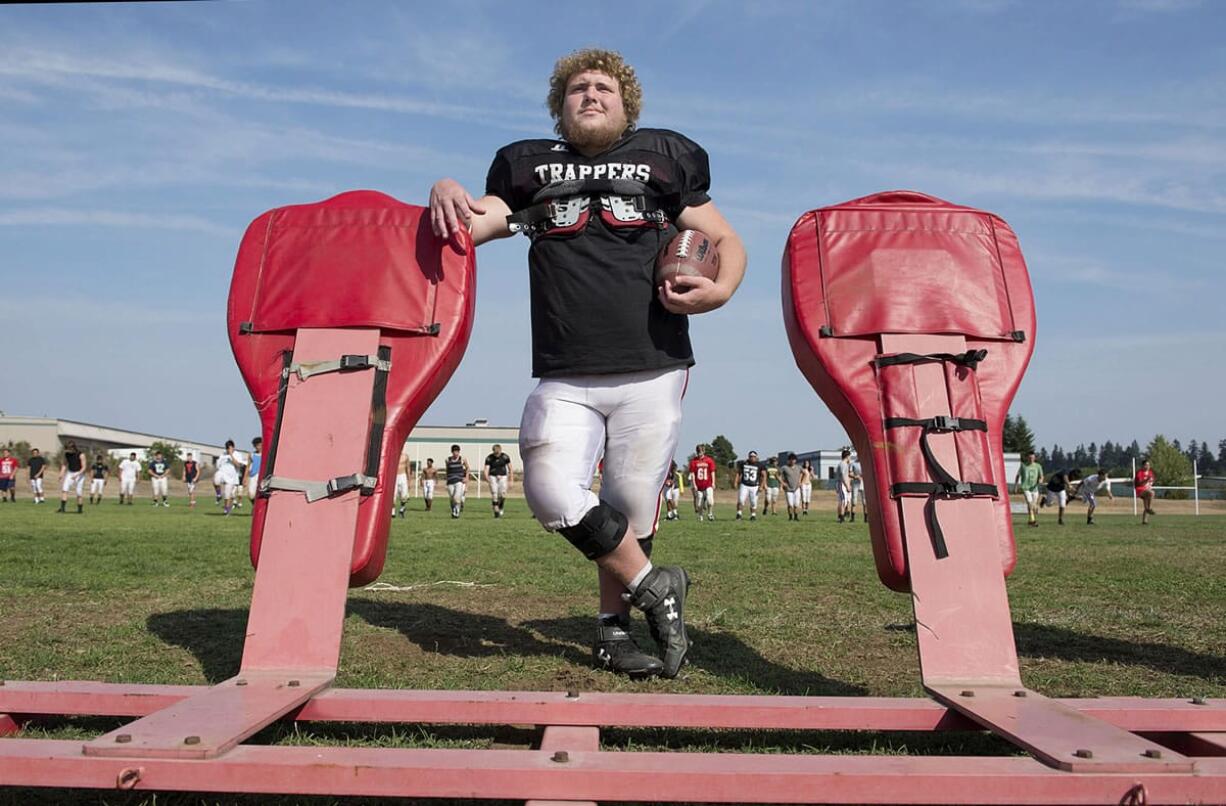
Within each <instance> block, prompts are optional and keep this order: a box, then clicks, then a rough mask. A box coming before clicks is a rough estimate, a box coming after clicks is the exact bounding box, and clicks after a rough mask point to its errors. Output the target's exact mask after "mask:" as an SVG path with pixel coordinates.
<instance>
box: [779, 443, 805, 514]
mask: <svg viewBox="0 0 1226 806" xmlns="http://www.w3.org/2000/svg"><path fill="white" fill-rule="evenodd" d="M804 473H805V471H804V468H802V467H801V466H800V465H798V464H797V463H796V454H794V453H789V454H788V461H787V464H785V465H784V466H783V467H782V468H780V469H779V475H780V476H781V477H782V479H783V496H784V498H785V499H786V500H787V505H788V520H790V521H798V520H800V481H801V479H802V478H803V477H804Z"/></svg>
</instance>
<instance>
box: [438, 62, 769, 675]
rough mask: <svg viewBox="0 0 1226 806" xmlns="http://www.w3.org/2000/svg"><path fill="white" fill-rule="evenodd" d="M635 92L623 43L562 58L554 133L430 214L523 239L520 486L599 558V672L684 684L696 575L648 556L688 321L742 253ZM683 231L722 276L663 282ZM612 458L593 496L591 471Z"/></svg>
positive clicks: (677, 141) (540, 513) (698, 163)
mask: <svg viewBox="0 0 1226 806" xmlns="http://www.w3.org/2000/svg"><path fill="white" fill-rule="evenodd" d="M642 100H643V92H642V87H641V86H640V84H639V82H638V79H637V77H636V76H635V73H634V70H633V68H631V67H630V65H628V64H627V63H626V62H625V60H624V59H622V57H621V55H620V54H618V53H615V52H612V51H607V50H599V49H586V50H580V51H577V52H575V53H572V54H570V55H569V56H566V57H563V58H562V59H560V60H559V61H558V63H557V65H556V66H555V67H554V71H553V75H552V76H551V78H550V82H549V93H548V97H547V103H548V107H549V111H550V113H551V115H552V116H553V118H554V121H555V130H556V131H557V133H558V134H559V135H560V136H561V139H557V140H548V139H535V140H523V141H520V142H517V143H512V144H511V145H508V146H506V147H504V148H502V149H501V150H499V151H498V153H497V154H496V155H495V157H494V161H493V164H492V165H491V166H490V170H489V173H488V175H487V178H486V183H485V195H484V196H483V197H482V198H481V199H479V200H478V199H474V198H473V197H472V196H471V195H470V194H469V193H468V192H467V191H466V190H465V189H464V187H463V186H461V185H460V184H459V183H458V182H456V181H454V180H452V179H442V180H439V181H438V182H437V183H435V185H434V186H433V188H431V191H430V213H431V218H432V223H433V226H434V231H435V233H436V234H437V235H440V236H444V237H447V236H451V235H453V234H454V233H456V232H457V231H458V230H459V229H460V228H461V227H468V228H469V230H470V231H471V233H472V238H473V242H474V243H476V244H482V243H485V242H486V241H489V240H491V239H494V238H501V237H507V236H509V235H512V234H514V233H515V232H523V233H525V234H526V235H528V236H529V238H531V240H532V247H531V249H530V250H529V252H528V264H529V291H530V298H531V302H532V305H531V310H532V345H533V346H532V350H533V356H532V365H533V375H534V376H536V377H538V378H540V383H539V385H538V386H537V387H536V389H535V390H534V391H533V392H532V393H531V394H530V395H529V397H528V400H527V402H526V403H525V406H524V414H523V419H522V422H521V428H520V452H521V456H522V459H523V463H524V469H523V477H524V496H525V498H526V499H527V503H528V506H529V508H530V509H531V510H532V512H533V513H534V515H535V516H536V518H537V519H538V520H539V521H540V522H541V524H542V525H544V527H545V528H546V529H548V530H550V531H556V532H559V533H561V534H562V535H563V536H564V537H565V538H566V539H567V540H568V541H569V542H570V543H571V544H573V545H574V546H575V548H577V549H578V550H579V551H581V552H582V553H583V554H584V556H586V557H587V558H588V559H590V560H593V561H594V562H595V563H596V565H597V566H598V568H599V572H598V577H599V580H600V608H599V614H598V621H597V625H596V632H597V636H596V643H595V646H594V647H593V656H594V658H595V661H596V663H597V665H599V666H603V667H605V668H608V669H611V670H613V671H616V672H622V673H625V674H630V675H639V676H645V675H652V674H663V675H664V676H666V677H675V676H676V675H677V673H678V671H679V670H680V668H681V665H682V663H683V662H684V660H685V655H686V653H687V652H688V651H689V639H688V637H687V635H686V630H685V618H684V604H685V596H686V592H687V590H688V588H689V578H688V576H687V575H686V572H685V571H684V570H683V569H681V568H679V567H677V566H662V567H655V566H653V565H652V564H651V561H650V560H649V559H648V555H649V553H650V550H651V538H652V536H653V535H654V534H655V529H656V519H657V517H658V502H659V494H660V488H661V487H662V485H663V482H664V476H665V474H666V473H667V472H668V466H669V462H670V461H671V460H672V457H673V454H674V452H675V450H676V447H677V438H678V433H679V430H680V423H681V396H682V393H683V392H684V391H685V386H686V380H687V377H688V372H689V367H690V366H691V365H692V364H693V363H694V357H693V351H692V349H691V347H690V339H689V327H688V322H687V319H686V317H687V316H688V315H691V314H699V313H704V312H706V311H711V310H714V309H716V308H719V307H720V306H721V305H723V304H724V303H725V302H727V301H728V299H729V298H730V297H731V296H732V294H733V292H734V291H735V290H736V288H737V286H738V285H739V284H740V281H741V277H742V276H743V274H744V271H745V250H744V247H743V246H742V245H741V241H740V238H739V237H738V236H737V234H736V233H735V232H734V231H733V229H732V227H731V226H730V225H729V224H728V222H727V221H726V220H725V219H724V217H723V215H722V214H721V213H720V212H719V210H718V209H717V208H716V207H715V204H714V203H713V202H712V201H711V197H710V196H709V195H708V193H707V191H708V189H709V187H710V181H711V180H710V173H709V167H708V161H707V154H706V152H705V151H703V149H702V148H701V147H700V146H699V145H698V144H697V143H695V142H694V141H692V140H690V139H688V138H686V137H684V136H683V135H680V134H677V133H676V132H672V131H668V130H665V129H640V128H638V117H639V111H640V108H641V106H642ZM680 229H696V230H700V231H702V232H704V233H706V234H707V235H708V236H709V237H710V238H711V239H712V241H713V242H714V244H715V246H716V248H717V250H718V252H719V256H720V274H719V277H718V279H716V280H710V279H708V278H706V277H678V278H676V279H675V280H670V281H666V282H665V283H664V284H663V285H662V286H661V287H659V288H657V287H656V283H655V276H654V273H655V272H654V267H655V262H656V256H657V255H658V253H659V251H660V249H661V247H663V246H664V245H665V244H667V243H668V242H669V240H670V239H671V238H672V237H673V236H674V235H675V234H676V233H677V231H678V230H680ZM602 452H603V453H604V474H603V477H602V483H601V487H600V494H599V495H597V494H596V493H594V492H592V490H591V486H590V482H591V478H592V473H593V469H594V468H595V467H596V463H597V461H598V459H599V457H600V455H601V453H602ZM628 603H629V604H632V605H634V606H636V607H638V608H639V609H641V610H643V611H644V613H645V614H646V616H647V620H648V622H649V624H650V626H651V628H652V634H653V636H654V637H655V638H656V642H657V645H658V648H659V650H660V652H661V654H662V658H655V657H653V656H651V655H649V654H647V653H645V652H642V651H641V650H639V648H638V647H637V645H636V644H635V642H634V639H633V638H632V637H631V635H630V633H629V632H628V631H627V629H626V628H627V627H628V625H629V606H628Z"/></svg>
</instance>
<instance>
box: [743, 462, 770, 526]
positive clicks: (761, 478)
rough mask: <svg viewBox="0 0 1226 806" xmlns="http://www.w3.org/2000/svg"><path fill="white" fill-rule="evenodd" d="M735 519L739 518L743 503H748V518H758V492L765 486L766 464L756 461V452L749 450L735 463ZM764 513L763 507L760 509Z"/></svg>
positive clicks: (753, 519) (754, 519) (752, 519)
mask: <svg viewBox="0 0 1226 806" xmlns="http://www.w3.org/2000/svg"><path fill="white" fill-rule="evenodd" d="M736 473H737V491H736V519H737V520H738V521H739V520H740V519H741V513H742V511H743V510H744V508H745V504H746V503H748V504H749V519H750V520H751V521H756V520H757V519H758V492H759V491H760V490H761V489H763V488H764V487H765V486H766V465H764V464H762V463H761V462H759V461H758V452H757V451H750V452H749V456H748V457H747V458H746V459H744V460H743V461H740V462H737V463H736ZM762 512H763V514H766V510H765V508H764V509H763V510H762Z"/></svg>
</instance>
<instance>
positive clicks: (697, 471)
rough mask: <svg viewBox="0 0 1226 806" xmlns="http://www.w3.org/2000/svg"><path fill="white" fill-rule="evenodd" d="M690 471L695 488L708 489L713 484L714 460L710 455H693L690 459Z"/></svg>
mask: <svg viewBox="0 0 1226 806" xmlns="http://www.w3.org/2000/svg"><path fill="white" fill-rule="evenodd" d="M690 473H691V474H692V475H693V476H694V486H695V487H696V488H697V489H699V490H709V489H710V488H711V486H712V485H713V484H715V460H714V459H712V458H711V457H710V456H703V457H701V458H700V457H697V456H696V457H694V458H693V459H691V460H690Z"/></svg>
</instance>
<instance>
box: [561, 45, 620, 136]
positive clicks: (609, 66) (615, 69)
mask: <svg viewBox="0 0 1226 806" xmlns="http://www.w3.org/2000/svg"><path fill="white" fill-rule="evenodd" d="M584 70H597V71H599V72H601V73H604V74H605V75H607V76H609V77H610V78H612V79H615V80H616V81H617V84H618V87H620V88H621V93H622V106H623V107H625V110H626V124H627V125H628V126H629V127H630V128H631V129H633V128H634V127H635V126H636V125H637V124H638V122H639V112H641V111H642V109H643V87H642V85H641V84H639V80H638V77H636V76H635V74H634V68H633V67H631V66H630V65H628V64H626V60H625V59H623V58H622V55H621V54H620V53H618V52H617V51H615V50H602V49H601V48H583V49H582V50H576V51H575V52H574V53H571V54H570V55H568V56H563V57H562V58H560V59H558V62H557V64H555V65H554V66H553V75H551V76H550V77H549V96H548V97H547V98H546V99H545V105H546V106H547V107H549V114H550V115H551V116H552V117H553V130H554V131H555V132H557V133H558V134H559V135H560V134H562V102H563V100H564V99H565V97H566V82H568V81H570V79H571V76H573V75H575V74H576V73H582V72H583V71H584Z"/></svg>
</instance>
